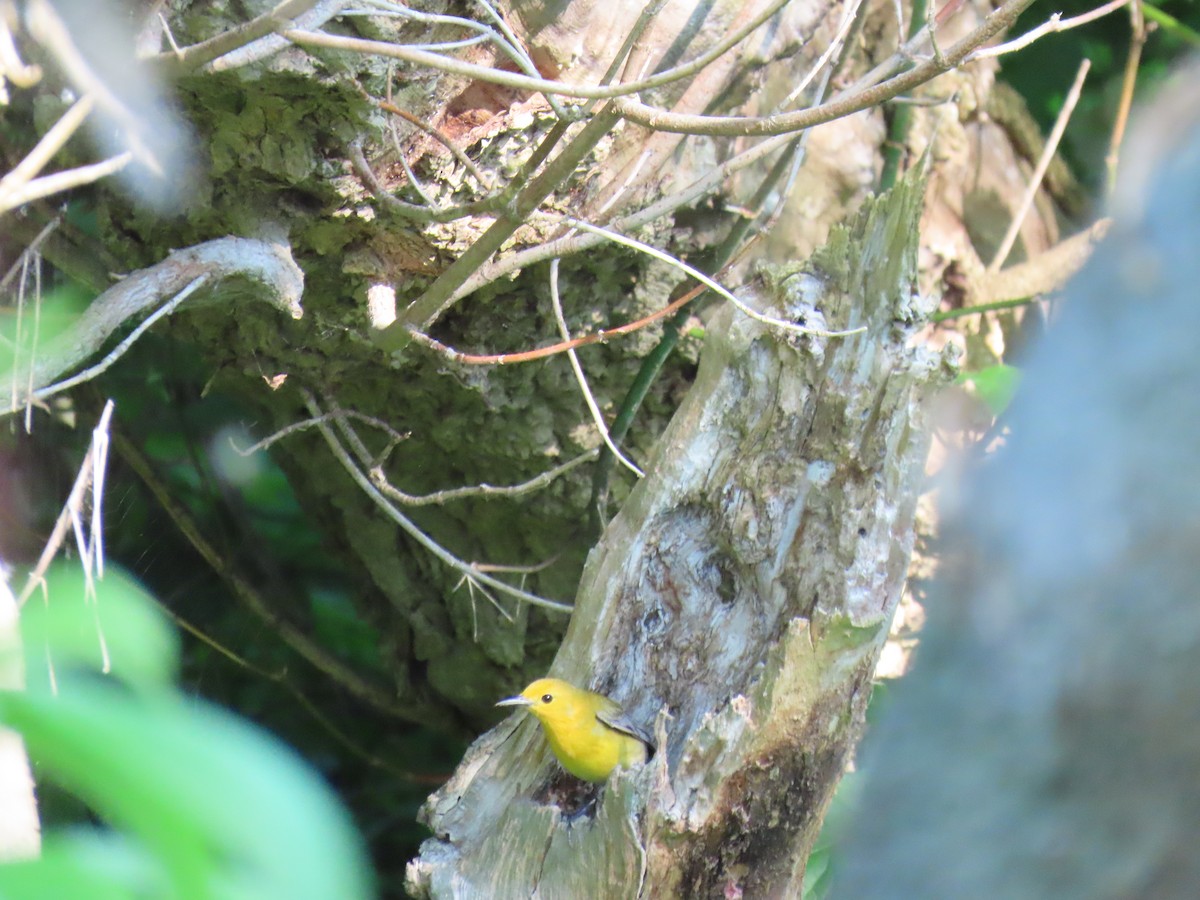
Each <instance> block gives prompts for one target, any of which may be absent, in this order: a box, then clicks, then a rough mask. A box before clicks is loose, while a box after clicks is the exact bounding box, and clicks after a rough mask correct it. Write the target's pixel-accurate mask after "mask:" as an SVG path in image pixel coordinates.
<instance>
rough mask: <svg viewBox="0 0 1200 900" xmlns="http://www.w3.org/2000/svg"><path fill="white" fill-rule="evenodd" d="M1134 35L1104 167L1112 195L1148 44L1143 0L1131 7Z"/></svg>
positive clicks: (1130, 44) (1136, 0)
mask: <svg viewBox="0 0 1200 900" xmlns="http://www.w3.org/2000/svg"><path fill="white" fill-rule="evenodd" d="M1129 18H1130V26H1131V31H1132V33H1131V34H1130V37H1129V55H1128V56H1127V57H1126V58H1125V74H1124V77H1123V78H1122V81H1121V100H1120V103H1119V104H1118V106H1117V115H1116V119H1115V121H1114V122H1113V133H1112V137H1111V138H1110V139H1109V144H1108V153H1107V154H1106V155H1105V157H1104V166H1105V168H1106V169H1107V170H1108V191H1109V193H1110V194H1111V193H1112V191H1113V189H1114V188H1115V187H1116V185H1117V164H1118V163H1119V162H1120V158H1121V142H1122V141H1123V140H1124V139H1125V126H1126V125H1127V124H1128V123H1129V110H1130V109H1131V108H1132V107H1133V89H1134V87H1135V86H1136V84H1137V73H1138V66H1139V65H1141V61H1142V48H1143V47H1144V46H1145V44H1146V19H1145V17H1144V16H1143V15H1142V0H1133V5H1132V6H1131V7H1130V8H1129Z"/></svg>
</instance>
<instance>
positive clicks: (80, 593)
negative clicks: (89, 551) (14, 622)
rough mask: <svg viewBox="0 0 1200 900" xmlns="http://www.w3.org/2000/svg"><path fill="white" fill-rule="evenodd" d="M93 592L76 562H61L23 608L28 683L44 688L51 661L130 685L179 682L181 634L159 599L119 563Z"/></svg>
mask: <svg viewBox="0 0 1200 900" xmlns="http://www.w3.org/2000/svg"><path fill="white" fill-rule="evenodd" d="M95 587H96V596H95V598H93V599H89V598H88V596H87V593H86V588H87V582H86V580H85V578H84V575H83V572H82V571H80V568H79V565H78V564H71V563H58V564H55V565H54V566H52V567H51V569H50V571H49V572H48V573H47V575H46V584H45V591H44V592H43V591H38V592H36V593H34V595H33V596H32V597H31V598H30V599H29V601H28V602H27V603H26V604H25V607H24V608H23V609H22V610H21V641H22V643H23V645H24V647H25V656H26V660H27V673H28V680H29V684H30V687H31V689H33V690H37V689H38V688H39V687H46V686H48V684H49V681H50V677H49V676H50V671H51V667H53V670H54V671H55V672H58V671H59V670H63V671H66V670H69V669H72V668H85V669H90V670H95V671H103V669H104V664H105V658H106V657H107V659H108V663H109V667H110V671H111V674H113V675H114V676H116V677H118V678H120V679H121V680H122V681H123V682H125V683H126V684H127V685H129V686H130V687H134V688H137V689H161V688H164V687H167V686H169V685H171V684H173V683H174V681H175V676H176V674H177V672H178V668H179V639H178V637H177V636H176V634H175V630H174V628H172V626H171V623H170V622H168V621H167V619H166V617H165V616H164V615H163V613H162V611H161V610H160V609H159V607H158V604H157V603H155V602H154V600H153V598H152V597H151V596H150V595H149V594H148V593H146V591H145V590H144V589H143V588H142V587H141V585H140V584H138V583H137V581H135V580H134V579H133V578H132V577H131V576H130V575H128V574H126V573H125V572H123V571H122V570H120V569H118V568H114V567H111V566H110V567H108V568H107V569H106V570H105V573H104V578H103V580H100V581H97V582H95Z"/></svg>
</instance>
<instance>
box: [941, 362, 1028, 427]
mask: <svg viewBox="0 0 1200 900" xmlns="http://www.w3.org/2000/svg"><path fill="white" fill-rule="evenodd" d="M954 383H955V384H969V385H971V386H972V387H973V388H974V390H975V396H977V397H978V398H979V399H980V400H982V401H983V402H984V403H985V404H986V405H987V408H988V409H989V410H991V413H992V415H994V416H998V415H1000V414H1001V413H1002V412H1004V410H1006V409H1008V404H1009V403H1011V402H1012V398H1013V395H1014V394H1015V393H1016V392H1017V387H1018V386H1019V385H1020V383H1021V370H1020V369H1017V368H1015V367H1013V366H1006V365H1004V364H1003V363H998V364H996V365H994V366H988V367H987V368H986V369H980V370H979V371H978V372H963V373H962V374H960V375H959V376H958V377H957V378H956V379H955V380H954Z"/></svg>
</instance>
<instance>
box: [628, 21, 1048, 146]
mask: <svg viewBox="0 0 1200 900" xmlns="http://www.w3.org/2000/svg"><path fill="white" fill-rule="evenodd" d="M1032 2H1033V0H1008V2H1006V3H1005V4H1004V5H1003V6H1002V7H1000V8H999V9H998V10H996V11H995V12H993V13H992V14H991V15H989V16H988V17H987V18H986V19H985V20H984V22H983V24H981V25H980V26H979V27H978V28H976V29H975V30H974V31H972V32H971V33H970V34H968V35H967V36H966V37H964V38H963V39H962V40H960V41H959V42H958V43H956V44H955V45H954V46H953V47H951V48H950V49H949V50H946V51H945V52H944V53H942V52H939V53H937V54H935V56H934V58H933V59H929V60H926V61H924V62H922V63H921V64H919V65H917V66H914V67H913V68H912V69H909V70H908V71H907V72H904V73H902V74H900V75H896V76H893V77H892V78H889V79H888V80H886V81H884V82H882V83H880V84H876V85H874V86H872V87H867V88H863V89H862V90H859V91H857V92H855V93H851V94H849V95H844V96H842V97H840V98H839V99H836V100H831V101H830V102H828V103H824V104H822V105H820V106H815V107H812V108H810V109H804V110H800V111H798V112H792V113H781V114H779V115H775V116H766V117H757V116H685V115H676V114H674V113H669V112H666V111H664V110H661V109H656V108H655V107H652V106H647V105H646V104H644V103H639V102H637V101H635V100H630V99H628V98H624V97H621V98H618V99H616V100H613V101H612V102H613V105H614V106H615V107H616V109H617V111H618V112H619V113H620V114H621V116H622V117H623V118H625V119H628V120H629V121H631V122H636V123H637V124H639V125H645V126H646V127H647V128H653V129H655V130H658V131H671V132H678V133H682V134H707V135H716V136H726V137H750V136H760V137H762V136H767V135H782V134H790V133H793V132H797V131H803V130H804V129H805V128H812V127H813V126H814V125H822V124H824V123H826V122H832V121H834V120H835V119H840V118H843V117H845V116H848V115H851V114H853V113H856V112H861V111H863V110H864V109H869V108H871V107H873V106H877V105H878V104H880V103H883V102H884V101H886V100H890V99H891V98H893V97H895V96H897V95H899V94H903V93H907V92H909V91H911V90H913V89H914V88H916V87H919V86H920V85H922V84H925V83H926V82H928V81H931V80H932V79H934V78H936V77H937V76H938V75H941V74H943V73H944V72H948V71H949V70H950V69H953V68H955V67H957V66H958V65H959V64H961V63H962V62H963V60H965V59H966V57H967V56H968V55H969V54H970V53H971V52H972V51H973V50H975V49H976V48H978V47H980V46H981V45H982V44H984V43H986V42H987V41H989V40H991V39H992V38H993V37H995V36H996V35H997V34H999V33H1000V32H1002V31H1004V30H1005V29H1006V28H1008V27H1010V26H1011V25H1012V24H1013V22H1015V21H1016V19H1017V17H1018V16H1019V15H1020V14H1021V13H1022V12H1023V11H1024V10H1025V8H1026V7H1028V6H1029V5H1030V4H1031V3H1032Z"/></svg>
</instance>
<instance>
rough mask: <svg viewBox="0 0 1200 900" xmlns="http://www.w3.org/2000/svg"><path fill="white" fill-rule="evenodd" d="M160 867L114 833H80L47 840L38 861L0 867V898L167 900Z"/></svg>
mask: <svg viewBox="0 0 1200 900" xmlns="http://www.w3.org/2000/svg"><path fill="white" fill-rule="evenodd" d="M174 896H177V895H175V894H174V893H173V892H172V891H171V886H170V882H169V881H168V880H167V877H166V873H165V871H164V870H163V868H162V866H161V865H159V864H158V861H157V860H155V859H154V857H152V856H151V855H150V854H148V853H147V852H146V851H145V849H144V848H142V847H141V846H139V845H137V844H135V843H133V842H132V841H129V840H127V839H125V838H124V837H122V836H121V835H118V834H115V833H105V832H100V831H94V830H87V831H84V830H80V831H78V832H75V833H72V834H65V835H54V836H51V837H48V838H47V839H46V840H45V842H44V843H43V845H42V855H41V856H40V857H38V858H37V859H30V860H21V861H18V862H10V863H7V864H5V865H0V897H4V898H6V900H9V898H20V900H62V898H64V897H87V898H88V900H145V898H147V897H155V898H159V900H169V898H172V897H174Z"/></svg>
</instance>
